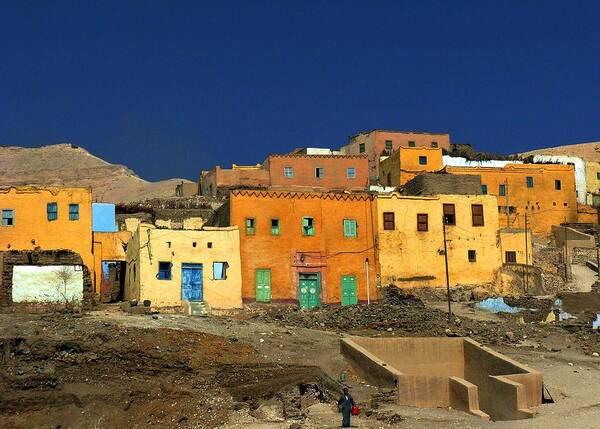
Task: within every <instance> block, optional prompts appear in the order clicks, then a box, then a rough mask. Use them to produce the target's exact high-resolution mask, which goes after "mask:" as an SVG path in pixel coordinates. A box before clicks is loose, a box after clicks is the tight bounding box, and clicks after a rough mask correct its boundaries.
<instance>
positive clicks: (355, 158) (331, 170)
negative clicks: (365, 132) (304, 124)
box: [263, 153, 369, 191]
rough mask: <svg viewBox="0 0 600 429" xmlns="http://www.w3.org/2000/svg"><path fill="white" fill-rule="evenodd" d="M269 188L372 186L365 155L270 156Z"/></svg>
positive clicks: (267, 165) (354, 188) (266, 164)
mask: <svg viewBox="0 0 600 429" xmlns="http://www.w3.org/2000/svg"><path fill="white" fill-rule="evenodd" d="M263 168H265V169H266V170H268V171H269V189H273V190H276V189H294V190H299V191H300V190H308V191H311V190H317V191H332V190H333V191H335V190H352V191H365V190H367V189H368V187H369V162H368V159H367V156H366V155H308V154H299V153H296V154H285V155H270V156H269V157H268V158H267V159H266V160H265V162H264V163H263Z"/></svg>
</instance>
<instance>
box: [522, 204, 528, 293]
mask: <svg viewBox="0 0 600 429" xmlns="http://www.w3.org/2000/svg"><path fill="white" fill-rule="evenodd" d="M527 238H528V237H527V210H525V269H524V270H523V276H524V280H525V293H527V290H528V289H529V273H528V272H527V270H528V267H527V265H529V258H528V255H529V248H528V247H529V244H528V243H527Z"/></svg>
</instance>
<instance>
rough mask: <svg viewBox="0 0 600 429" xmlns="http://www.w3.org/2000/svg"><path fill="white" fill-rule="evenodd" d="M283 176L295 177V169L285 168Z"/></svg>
mask: <svg viewBox="0 0 600 429" xmlns="http://www.w3.org/2000/svg"><path fill="white" fill-rule="evenodd" d="M283 175H284V176H285V177H294V168H293V167H283Z"/></svg>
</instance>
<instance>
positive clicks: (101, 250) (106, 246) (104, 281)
mask: <svg viewBox="0 0 600 429" xmlns="http://www.w3.org/2000/svg"><path fill="white" fill-rule="evenodd" d="M131 236H132V233H131V232H130V231H117V232H94V233H93V243H94V272H95V276H94V285H95V290H96V293H99V294H100V295H109V296H110V292H111V291H110V290H108V289H109V286H110V285H109V284H108V280H109V278H108V275H109V272H108V271H106V270H103V269H102V265H103V263H104V264H105V265H106V264H107V263H110V264H114V265H118V266H122V267H123V268H122V270H117V275H119V276H120V275H123V276H124V272H123V273H121V271H124V265H125V261H127V255H126V253H125V247H126V245H127V243H128V242H129V240H131ZM117 280H121V283H123V282H124V280H125V279H124V277H123V278H122V279H117ZM104 301H106V302H109V301H110V299H104Z"/></svg>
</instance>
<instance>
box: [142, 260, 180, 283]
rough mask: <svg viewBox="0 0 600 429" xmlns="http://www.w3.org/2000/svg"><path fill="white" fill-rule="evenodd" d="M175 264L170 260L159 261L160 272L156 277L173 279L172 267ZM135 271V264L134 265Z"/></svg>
mask: <svg viewBox="0 0 600 429" xmlns="http://www.w3.org/2000/svg"><path fill="white" fill-rule="evenodd" d="M172 266H173V264H171V263H170V262H159V263H158V274H157V275H156V278H157V279H159V280H171V267H172ZM134 272H135V265H134Z"/></svg>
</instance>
